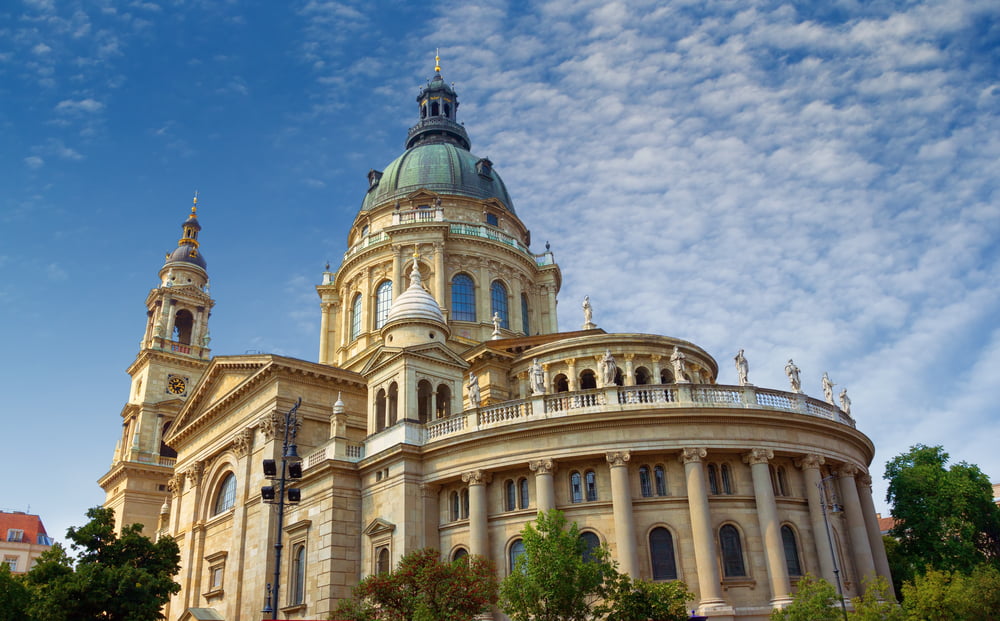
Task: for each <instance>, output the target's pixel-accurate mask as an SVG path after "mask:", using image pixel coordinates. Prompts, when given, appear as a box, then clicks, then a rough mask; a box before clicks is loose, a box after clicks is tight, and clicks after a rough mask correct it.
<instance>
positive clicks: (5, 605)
mask: <svg viewBox="0 0 1000 621" xmlns="http://www.w3.org/2000/svg"><path fill="white" fill-rule="evenodd" d="M30 598H31V594H30V593H29V591H28V587H27V586H25V584H24V580H23V579H22V578H21V577H20V576H15V575H14V574H13V573H11V571H10V566H9V565H7V563H0V621H24V620H25V619H26V618H27V610H28V602H29V600H30Z"/></svg>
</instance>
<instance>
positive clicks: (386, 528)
mask: <svg viewBox="0 0 1000 621" xmlns="http://www.w3.org/2000/svg"><path fill="white" fill-rule="evenodd" d="M394 530H396V525H395V524H393V523H392V522H387V521H385V520H383V519H382V518H375V519H374V520H372V521H371V522H370V523H369V524H368V526H365V529H364V530H363V531H361V532H363V533H364V534H366V535H368V536H369V537H378V536H380V535H387V534H389V533H391V532H392V531H394Z"/></svg>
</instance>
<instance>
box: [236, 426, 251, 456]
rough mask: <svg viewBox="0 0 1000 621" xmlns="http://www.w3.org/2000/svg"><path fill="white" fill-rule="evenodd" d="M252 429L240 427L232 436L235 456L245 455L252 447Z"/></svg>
mask: <svg viewBox="0 0 1000 621" xmlns="http://www.w3.org/2000/svg"><path fill="white" fill-rule="evenodd" d="M253 435H254V434H253V429H249V428H247V429H241V430H239V431H237V432H236V436H235V437H234V438H233V452H235V453H236V456H237V457H246V456H247V455H248V454H249V453H250V449H252V448H253Z"/></svg>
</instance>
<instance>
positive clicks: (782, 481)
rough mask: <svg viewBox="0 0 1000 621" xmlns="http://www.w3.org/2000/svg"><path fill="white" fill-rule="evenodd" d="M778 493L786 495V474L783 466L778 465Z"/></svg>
mask: <svg viewBox="0 0 1000 621" xmlns="http://www.w3.org/2000/svg"><path fill="white" fill-rule="evenodd" d="M777 473H778V495H779V496H788V495H789V494H788V474H787V473H786V472H785V467H784V466H778V468H777Z"/></svg>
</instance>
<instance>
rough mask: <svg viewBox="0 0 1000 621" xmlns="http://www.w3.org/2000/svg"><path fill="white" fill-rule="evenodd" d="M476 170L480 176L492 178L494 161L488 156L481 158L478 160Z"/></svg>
mask: <svg viewBox="0 0 1000 621" xmlns="http://www.w3.org/2000/svg"><path fill="white" fill-rule="evenodd" d="M476 172H477V173H479V176H480V177H485V178H486V179H492V178H493V162H491V161H490V159H489V158H488V157H484V158H481V159H479V160H478V161H477V162H476Z"/></svg>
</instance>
